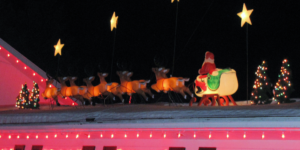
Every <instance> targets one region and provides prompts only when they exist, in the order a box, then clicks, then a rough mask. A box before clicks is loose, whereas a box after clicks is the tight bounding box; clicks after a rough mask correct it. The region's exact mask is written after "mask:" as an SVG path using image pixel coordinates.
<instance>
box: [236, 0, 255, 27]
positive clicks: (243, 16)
mask: <svg viewBox="0 0 300 150" xmlns="http://www.w3.org/2000/svg"><path fill="white" fill-rule="evenodd" d="M252 12H253V9H251V10H247V8H246V4H245V3H244V4H243V11H242V12H239V13H238V14H237V15H238V16H239V17H240V18H241V19H242V22H241V27H243V26H244V24H245V23H246V22H247V23H249V24H250V25H252V23H251V20H250V15H251V13H252Z"/></svg>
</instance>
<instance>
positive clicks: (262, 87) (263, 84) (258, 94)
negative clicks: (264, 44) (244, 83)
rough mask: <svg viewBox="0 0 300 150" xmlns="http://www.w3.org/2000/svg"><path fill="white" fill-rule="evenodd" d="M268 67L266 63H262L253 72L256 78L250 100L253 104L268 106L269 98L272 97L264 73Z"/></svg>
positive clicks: (267, 79)
mask: <svg viewBox="0 0 300 150" xmlns="http://www.w3.org/2000/svg"><path fill="white" fill-rule="evenodd" d="M267 70H268V65H267V63H266V61H263V62H262V64H261V65H259V66H258V67H257V71H256V72H255V75H256V78H255V81H254V85H253V90H252V92H251V98H250V99H251V100H252V103H253V104H258V103H259V104H269V103H271V102H272V101H271V100H269V98H271V97H272V92H271V86H270V82H269V77H268V75H267V73H266V71H267Z"/></svg>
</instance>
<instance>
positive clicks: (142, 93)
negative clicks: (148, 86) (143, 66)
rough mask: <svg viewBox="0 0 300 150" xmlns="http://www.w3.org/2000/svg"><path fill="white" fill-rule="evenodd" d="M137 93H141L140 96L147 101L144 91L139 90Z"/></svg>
mask: <svg viewBox="0 0 300 150" xmlns="http://www.w3.org/2000/svg"><path fill="white" fill-rule="evenodd" d="M138 94H140V95H142V97H143V98H144V99H145V100H146V101H147V102H148V97H147V96H146V93H145V92H144V91H142V90H141V91H139V93H138Z"/></svg>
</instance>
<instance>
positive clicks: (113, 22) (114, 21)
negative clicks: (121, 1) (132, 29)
mask: <svg viewBox="0 0 300 150" xmlns="http://www.w3.org/2000/svg"><path fill="white" fill-rule="evenodd" d="M117 23H118V16H116V12H114V13H113V15H112V17H111V19H110V30H111V31H113V30H114V28H117Z"/></svg>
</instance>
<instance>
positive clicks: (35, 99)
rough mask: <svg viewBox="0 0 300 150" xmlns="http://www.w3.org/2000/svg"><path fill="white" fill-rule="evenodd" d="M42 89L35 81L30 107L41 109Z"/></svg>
mask: <svg viewBox="0 0 300 150" xmlns="http://www.w3.org/2000/svg"><path fill="white" fill-rule="evenodd" d="M39 102H40V89H39V85H38V84H37V83H36V82H34V81H33V88H32V92H31V96H30V105H29V106H30V108H33V109H39V107H40V104H39Z"/></svg>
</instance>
